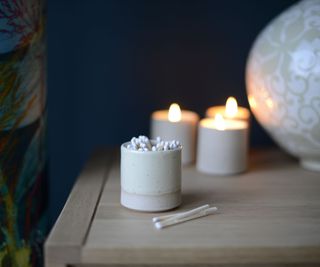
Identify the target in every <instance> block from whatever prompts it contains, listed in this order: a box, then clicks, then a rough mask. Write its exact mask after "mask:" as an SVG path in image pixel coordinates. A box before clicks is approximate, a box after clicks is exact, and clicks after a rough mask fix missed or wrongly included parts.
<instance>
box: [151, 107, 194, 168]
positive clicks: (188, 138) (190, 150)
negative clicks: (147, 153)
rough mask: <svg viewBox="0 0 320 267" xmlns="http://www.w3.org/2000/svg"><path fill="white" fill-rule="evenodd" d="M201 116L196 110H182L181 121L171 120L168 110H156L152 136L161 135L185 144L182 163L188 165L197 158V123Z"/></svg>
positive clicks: (153, 117)
mask: <svg viewBox="0 0 320 267" xmlns="http://www.w3.org/2000/svg"><path fill="white" fill-rule="evenodd" d="M198 121H199V116H198V114H196V113H195V112H192V111H188V110H182V113H181V121H178V122H170V121H169V120H168V111H167V110H159V111H155V112H154V113H153V114H152V116H151V133H150V135H151V138H152V139H155V138H156V137H157V136H161V138H163V139H164V140H178V141H179V142H180V143H181V145H182V146H183V151H182V164H183V165H187V164H190V163H192V162H194V160H195V155H196V139H197V125H198Z"/></svg>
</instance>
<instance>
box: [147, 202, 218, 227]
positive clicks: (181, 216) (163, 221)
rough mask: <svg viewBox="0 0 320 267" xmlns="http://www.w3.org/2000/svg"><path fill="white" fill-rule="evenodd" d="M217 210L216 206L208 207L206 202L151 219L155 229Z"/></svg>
mask: <svg viewBox="0 0 320 267" xmlns="http://www.w3.org/2000/svg"><path fill="white" fill-rule="evenodd" d="M217 210H218V208H217V207H210V206H209V204H206V205H203V206H201V207H198V208H195V209H192V210H189V211H185V212H179V213H176V214H170V215H164V216H160V217H154V218H153V219H152V221H153V223H154V226H155V227H156V228H157V229H162V228H165V227H168V226H171V225H175V224H178V223H183V222H186V221H190V220H194V219H197V218H201V217H204V216H207V215H210V214H213V213H215V212H216V211H217Z"/></svg>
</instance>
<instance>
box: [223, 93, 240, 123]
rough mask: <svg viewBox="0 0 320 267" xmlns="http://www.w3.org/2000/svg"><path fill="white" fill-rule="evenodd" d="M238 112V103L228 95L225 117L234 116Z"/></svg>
mask: <svg viewBox="0 0 320 267" xmlns="http://www.w3.org/2000/svg"><path fill="white" fill-rule="evenodd" d="M237 113H238V103H237V100H236V99H235V98H234V97H232V96H230V97H228V99H227V103H226V117H229V118H234V117H235V116H236V115H237Z"/></svg>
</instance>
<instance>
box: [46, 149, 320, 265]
mask: <svg viewBox="0 0 320 267" xmlns="http://www.w3.org/2000/svg"><path fill="white" fill-rule="evenodd" d="M98 161H99V158H96V159H94V160H93V162H96V164H95V171H96V172H99V169H100V168H101V169H103V168H105V165H104V164H103V163H102V162H104V161H100V163H99V164H100V165H99V164H98ZM101 172H102V171H101ZM89 176H90V175H88V174H87V175H86V176H85V177H86V179H91V178H89ZM182 177H183V178H182V179H183V180H182V181H183V204H182V205H181V206H180V207H179V208H178V209H176V210H174V211H170V212H165V213H141V212H135V211H131V210H128V209H126V208H123V207H121V205H120V202H119V200H120V194H119V193H120V173H119V161H118V160H117V161H115V162H114V163H113V164H112V167H111V170H110V171H109V172H108V175H107V180H106V183H105V184H104V188H103V191H102V194H101V197H100V198H99V203H98V204H97V208H96V212H95V213H92V215H94V217H93V220H92V222H91V224H90V223H89V224H88V225H87V230H81V231H84V232H85V231H87V236H86V238H85V240H82V243H81V242H79V244H78V246H80V248H79V247H78V251H77V253H78V254H77V256H78V257H80V261H79V262H70V261H65V263H66V264H70V263H77V264H78V265H76V266H78V267H80V266H83V267H94V266H97V267H98V266H100V267H101V266H163V265H166V266H195V265H197V266H203V267H204V266H212V267H214V266H215V267H222V266H223V267H234V266H238V267H239V266H261V267H265V266H274V267H279V266H319V265H320V175H319V173H314V172H309V171H305V170H303V169H302V168H300V167H299V165H298V163H297V161H295V160H293V159H292V158H290V157H288V156H286V155H285V154H283V153H282V152H280V151H278V150H264V151H256V152H253V153H252V154H251V155H250V168H249V170H248V172H246V173H243V174H240V175H236V176H225V177H222V176H215V177H214V176H209V175H204V174H201V173H199V172H197V171H196V170H195V168H194V166H190V167H186V168H184V169H183V175H182ZM78 183H79V181H78V182H77V184H78ZM77 184H76V186H77ZM70 197H71V196H70ZM206 203H210V204H214V205H215V206H217V207H218V208H219V212H218V213H217V214H215V215H211V216H208V217H205V218H201V219H197V220H194V221H190V222H186V223H184V224H180V225H176V226H172V227H169V228H166V229H163V230H156V229H155V228H154V226H153V224H152V222H151V218H152V217H154V216H158V215H163V214H169V213H172V212H177V211H182V210H186V209H190V208H193V207H197V206H200V205H203V204H206ZM69 205H70V204H69V203H67V204H66V208H65V209H67V207H68V206H69ZM78 205H80V206H81V205H83V203H78ZM70 209H71V208H70ZM67 213H74V214H75V215H73V216H74V217H73V219H76V218H78V216H79V213H76V212H73V211H71V210H69V209H68V212H67V211H66V210H64V211H63V213H62V214H61V216H60V219H59V220H58V222H57V224H58V225H59V228H63V226H64V225H67V224H68V223H69V221H70V217H69V216H71V215H69V214H67ZM64 217H66V218H64ZM61 218H62V219H61ZM79 218H80V217H79ZM56 227H57V226H56ZM81 227H82V228H86V226H84V225H83V226H81ZM79 228H80V226H78V229H79ZM61 231H62V230H60V231H58V232H55V231H52V233H51V235H50V238H49V240H50V239H51V242H53V241H54V240H56V238H58V240H59V242H58V243H57V242H56V247H59V253H63V252H64V251H65V250H64V249H65V248H68V246H69V243H70V241H69V240H68V237H64V239H63V240H62V239H61V238H59V236H60V235H61ZM55 235H58V237H56V236H55ZM61 241H62V242H61ZM54 244H55V243H54ZM79 253H80V255H79ZM59 255H60V254H59ZM60 256H61V255H60ZM46 257H47V255H46ZM62 258H63V259H67V258H68V257H67V256H62ZM50 267H51V266H50Z"/></svg>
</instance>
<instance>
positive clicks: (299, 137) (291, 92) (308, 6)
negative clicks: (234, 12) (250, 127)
mask: <svg viewBox="0 0 320 267" xmlns="http://www.w3.org/2000/svg"><path fill="white" fill-rule="evenodd" d="M246 84H247V93H248V100H249V103H250V107H251V109H252V111H253V114H254V115H255V117H256V118H257V120H258V121H259V122H260V123H261V124H262V126H263V127H264V128H265V129H266V130H267V131H268V132H269V134H270V135H271V136H272V138H273V139H274V140H275V141H276V142H277V143H278V144H279V145H280V146H281V147H282V148H283V149H285V150H286V151H287V152H289V153H290V154H292V155H294V156H296V157H299V158H300V160H301V163H302V166H303V167H305V168H308V169H311V170H316V171H320V0H316V1H314V0H313V1H302V2H299V3H298V4H296V5H294V6H292V7H291V8H289V9H288V10H286V11H285V12H283V13H282V14H281V15H280V16H278V17H277V18H275V19H274V20H273V21H272V22H271V23H270V24H269V25H268V26H267V27H266V28H265V29H264V30H263V31H262V33H261V34H260V35H259V36H258V38H257V40H256V41H255V43H254V45H253V48H252V50H251V52H250V55H249V59H248V63H247V70H246Z"/></svg>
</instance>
